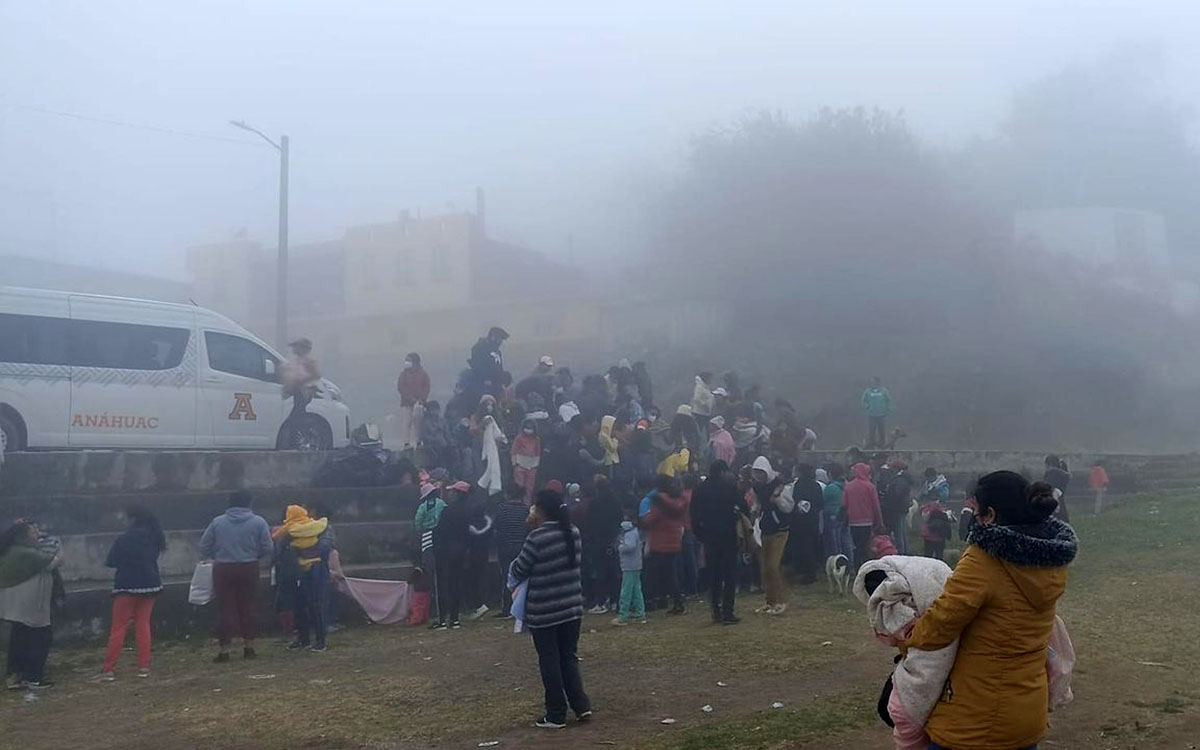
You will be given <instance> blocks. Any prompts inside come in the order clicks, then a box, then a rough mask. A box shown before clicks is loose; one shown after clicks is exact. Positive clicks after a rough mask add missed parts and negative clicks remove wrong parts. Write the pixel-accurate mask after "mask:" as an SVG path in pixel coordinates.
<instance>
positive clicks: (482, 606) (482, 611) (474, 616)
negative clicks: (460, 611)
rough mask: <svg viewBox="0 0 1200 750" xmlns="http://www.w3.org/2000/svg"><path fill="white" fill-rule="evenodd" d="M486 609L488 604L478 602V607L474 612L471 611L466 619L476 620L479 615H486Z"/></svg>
mask: <svg viewBox="0 0 1200 750" xmlns="http://www.w3.org/2000/svg"><path fill="white" fill-rule="evenodd" d="M488 609H489V608H488V605H486V604H480V605H479V609H477V610H475V611H474V612H472V613H471V614H469V615H467V619H468V620H478V619H479V618H480V617H483V616H484V615H486V614H487V613H488Z"/></svg>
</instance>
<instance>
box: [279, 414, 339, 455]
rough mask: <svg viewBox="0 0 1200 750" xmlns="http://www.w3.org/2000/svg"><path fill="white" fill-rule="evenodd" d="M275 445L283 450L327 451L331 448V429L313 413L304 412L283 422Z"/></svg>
mask: <svg viewBox="0 0 1200 750" xmlns="http://www.w3.org/2000/svg"><path fill="white" fill-rule="evenodd" d="M277 445H278V447H279V449H280V450H285V451H327V450H332V449H333V430H332V429H330V427H329V423H328V422H326V421H325V420H324V419H322V418H321V417H318V416H317V415H315V414H304V415H302V416H301V417H300V418H299V419H297V420H294V421H293V420H290V419H289V420H288V421H287V422H284V424H283V427H282V428H281V429H280V431H279V440H278V441H277Z"/></svg>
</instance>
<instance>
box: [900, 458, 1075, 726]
mask: <svg viewBox="0 0 1200 750" xmlns="http://www.w3.org/2000/svg"><path fill="white" fill-rule="evenodd" d="M973 499H974V501H975V508H974V512H975V525H974V526H973V528H972V530H971V532H970V534H969V536H968V538H967V541H968V546H967V549H966V551H965V552H964V553H963V556H962V558H961V559H960V560H959V562H958V566H957V567H956V568H955V569H954V574H953V575H952V576H951V577H950V579H949V580H948V581H947V582H946V588H945V590H944V591H943V592H942V595H941V596H940V597H938V599H937V600H936V601H935V602H934V603H933V605H932V606H931V607H930V608H929V610H928V611H927V612H926V613H925V615H924V616H922V617H921V618H920V619H919V620H917V622H916V624H915V626H914V627H913V630H912V633H911V635H910V636H909V638H908V640H907V642H906V643H904V647H906V648H917V649H923V650H934V649H939V648H942V647H944V646H947V645H949V644H950V643H952V642H953V641H954V639H955V638H959V639H960V640H959V646H958V655H957V656H956V657H955V660H954V667H953V668H952V669H951V670H950V677H949V679H947V680H946V684H945V687H944V688H943V690H942V695H941V698H940V699H939V700H938V703H937V705H936V706H935V707H934V709H933V714H932V715H931V716H930V717H929V721H928V722H927V723H926V725H925V730H926V731H927V732H928V733H929V736H930V738H931V739H932V740H933V744H932V745H931V746H930V747H931V748H932V749H935V750H936V749H939V748H940V749H943V750H1021V749H1024V748H1034V747H1036V746H1037V743H1038V741H1039V740H1040V739H1041V738H1042V736H1043V735H1044V734H1045V733H1046V727H1047V708H1048V703H1049V688H1048V683H1047V677H1046V648H1047V645H1048V644H1049V641H1050V631H1051V629H1052V628H1053V627H1054V609H1055V603H1056V602H1057V601H1058V598H1059V597H1060V596H1062V594H1063V591H1065V590H1066V587H1067V565H1068V564H1069V563H1070V562H1071V561H1072V560H1074V559H1075V553H1076V551H1077V550H1078V542H1077V541H1076V538H1075V532H1074V531H1073V530H1072V529H1071V527H1070V526H1068V525H1067V524H1065V523H1063V522H1062V521H1060V520H1058V519H1057V518H1054V517H1053V513H1054V510H1055V508H1056V507H1057V505H1058V503H1057V501H1056V500H1055V499H1054V489H1053V488H1052V487H1051V486H1050V485H1048V484H1046V483H1044V482H1037V483H1035V484H1032V485H1031V484H1030V483H1029V482H1028V481H1026V479H1025V478H1024V477H1022V476H1021V475H1019V474H1016V473H1014V472H1011V471H997V472H993V473H991V474H988V475H987V476H985V477H983V478H982V479H980V480H979V483H978V485H977V487H976V489H975V495H974V498H973Z"/></svg>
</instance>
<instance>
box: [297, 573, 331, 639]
mask: <svg viewBox="0 0 1200 750" xmlns="http://www.w3.org/2000/svg"><path fill="white" fill-rule="evenodd" d="M329 583H330V581H329V566H328V565H326V564H325V563H317V564H316V565H313V566H312V567H311V568H309V569H308V570H306V571H304V572H303V573H301V574H300V590H299V592H298V593H297V594H296V609H295V617H296V633H297V635H298V638H297V640H298V641H299V642H300V643H311V642H315V644H316V645H317V646H324V645H325V635H326V633H327V632H328V631H329V620H328V617H329ZM310 638H311V639H312V640H311V641H310Z"/></svg>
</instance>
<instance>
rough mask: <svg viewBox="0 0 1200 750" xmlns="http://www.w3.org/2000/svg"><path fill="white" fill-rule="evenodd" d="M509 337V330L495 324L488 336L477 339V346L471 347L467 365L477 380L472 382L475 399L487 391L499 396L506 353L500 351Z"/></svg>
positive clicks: (472, 393) (472, 392)
mask: <svg viewBox="0 0 1200 750" xmlns="http://www.w3.org/2000/svg"><path fill="white" fill-rule="evenodd" d="M507 339H508V332H507V331H505V330H504V329H503V328H497V327H495V326H493V327H492V328H491V329H489V330H488V334H487V336H485V337H484V338H481V339H479V340H478V341H476V342H475V346H472V347H471V358H470V359H469V360H467V365H468V366H469V367H470V368H471V375H472V378H473V380H474V381H475V382H474V383H473V384H472V385H473V386H474V388H473V389H471V395H472V396H473V397H474V400H475V401H478V400H479V398H480V396H482V395H483V394H485V393H487V394H491V395H492V396H494V397H496V398H499V396H500V388H501V385H500V383H501V377H502V376H503V374H504V355H502V354H501V353H500V346H501V344H503V343H504V342H505V340H507Z"/></svg>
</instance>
